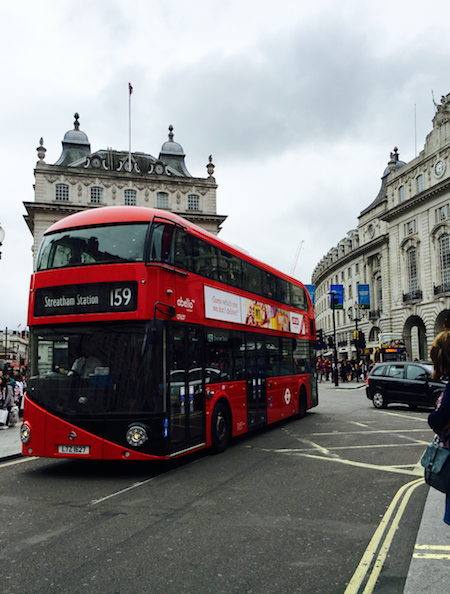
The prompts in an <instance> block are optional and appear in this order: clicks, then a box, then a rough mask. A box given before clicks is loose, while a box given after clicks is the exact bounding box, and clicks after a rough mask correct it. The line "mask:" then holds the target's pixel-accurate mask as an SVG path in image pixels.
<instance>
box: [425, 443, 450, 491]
mask: <svg viewBox="0 0 450 594" xmlns="http://www.w3.org/2000/svg"><path fill="white" fill-rule="evenodd" d="M420 463H421V464H422V466H423V467H424V468H425V482H426V483H427V485H430V486H431V487H434V488H435V489H437V490H438V491H441V492H442V493H450V449H448V448H440V447H439V446H437V445H436V444H434V443H432V444H430V445H429V446H428V447H427V449H426V450H425V452H424V454H423V456H422V460H421V461H420Z"/></svg>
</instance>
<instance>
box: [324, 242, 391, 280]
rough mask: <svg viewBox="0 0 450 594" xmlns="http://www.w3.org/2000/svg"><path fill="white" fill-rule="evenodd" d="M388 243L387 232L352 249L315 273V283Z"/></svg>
mask: <svg viewBox="0 0 450 594" xmlns="http://www.w3.org/2000/svg"><path fill="white" fill-rule="evenodd" d="M387 243H389V235H388V234H387V233H386V234H384V235H379V236H378V237H376V238H375V239H373V240H372V241H370V242H369V243H365V244H364V245H361V246H359V247H358V248H356V249H355V250H352V251H351V252H349V253H348V254H345V256H342V257H341V258H339V259H338V260H336V262H333V263H332V264H330V265H329V266H327V268H326V269H324V270H323V271H322V272H320V273H318V274H317V276H316V277H315V278H314V274H313V282H314V284H315V285H318V284H320V283H322V282H323V281H324V280H325V279H326V278H327V277H328V276H330V275H331V274H334V273H335V272H336V270H338V269H340V268H342V267H343V266H346V265H347V264H348V263H349V262H352V261H353V260H356V259H357V258H359V257H361V256H363V255H364V254H366V253H367V252H370V251H373V250H376V249H378V248H379V247H381V246H382V245H384V244H387Z"/></svg>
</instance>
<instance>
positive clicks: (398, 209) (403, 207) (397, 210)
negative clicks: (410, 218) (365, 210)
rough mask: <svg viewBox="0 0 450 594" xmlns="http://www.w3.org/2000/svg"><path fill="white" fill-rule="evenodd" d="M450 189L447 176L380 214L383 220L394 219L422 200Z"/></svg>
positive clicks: (449, 180)
mask: <svg viewBox="0 0 450 594" xmlns="http://www.w3.org/2000/svg"><path fill="white" fill-rule="evenodd" d="M449 190H450V178H447V179H445V180H443V181H441V182H440V183H439V184H436V185H435V186H433V187H432V188H429V189H428V190H423V191H422V192H420V194H417V195H416V196H414V197H413V198H409V199H408V200H405V201H404V202H402V203H401V204H398V205H397V206H394V207H393V208H391V209H390V210H388V211H387V212H385V213H382V214H380V215H379V217H378V218H380V219H381V220H382V221H393V220H395V219H396V218H398V217H400V216H402V215H403V214H405V213H407V212H408V211H410V210H413V209H414V208H415V207H416V206H417V205H419V204H420V203H421V202H425V200H428V199H429V198H433V197H434V196H438V195H439V194H443V193H444V192H447V191H449Z"/></svg>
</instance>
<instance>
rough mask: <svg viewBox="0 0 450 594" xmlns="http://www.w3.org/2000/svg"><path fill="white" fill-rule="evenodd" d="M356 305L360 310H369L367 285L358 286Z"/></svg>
mask: <svg viewBox="0 0 450 594" xmlns="http://www.w3.org/2000/svg"><path fill="white" fill-rule="evenodd" d="M358 305H359V308H360V309H370V287H369V285H358Z"/></svg>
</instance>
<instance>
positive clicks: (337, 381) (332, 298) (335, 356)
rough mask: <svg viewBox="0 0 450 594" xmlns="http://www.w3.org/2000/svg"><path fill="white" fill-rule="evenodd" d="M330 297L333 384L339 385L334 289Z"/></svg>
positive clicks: (335, 293) (336, 300)
mask: <svg viewBox="0 0 450 594" xmlns="http://www.w3.org/2000/svg"><path fill="white" fill-rule="evenodd" d="M330 297H331V300H330V301H331V309H332V310H333V342H334V352H333V362H334V385H335V386H339V372H338V360H337V345H336V320H335V317H334V310H335V309H336V305H337V304H338V300H339V297H338V293H337V292H336V291H330Z"/></svg>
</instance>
